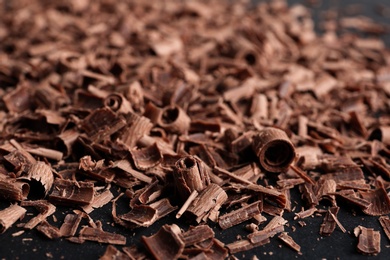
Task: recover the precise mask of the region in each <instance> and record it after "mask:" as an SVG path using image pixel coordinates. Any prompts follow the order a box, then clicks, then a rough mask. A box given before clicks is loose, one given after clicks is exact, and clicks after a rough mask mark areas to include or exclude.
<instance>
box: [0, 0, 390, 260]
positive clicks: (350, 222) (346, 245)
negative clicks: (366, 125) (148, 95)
mask: <svg viewBox="0 0 390 260" xmlns="http://www.w3.org/2000/svg"><path fill="white" fill-rule="evenodd" d="M254 2H258V1H254ZM322 2H323V3H322V4H321V5H319V6H316V7H314V9H313V15H314V18H315V20H316V22H318V17H319V15H320V13H321V11H323V10H327V9H329V8H335V9H337V10H342V9H343V8H344V7H346V6H348V5H351V4H359V5H361V6H362V9H361V11H362V12H361V13H362V14H363V15H366V16H369V17H372V18H373V19H374V20H375V21H378V22H381V23H387V24H390V17H389V16H388V17H381V16H379V15H378V14H377V13H376V12H375V11H374V9H375V7H376V6H377V5H379V4H382V5H387V6H390V2H389V0H365V1H364V0H360V1H353V0H342V1H341V0H340V1H328V0H323V1H322ZM289 3H290V4H294V3H302V1H297V0H294V1H293V0H290V1H289ZM341 12H342V11H341ZM0 19H1V18H0ZM384 39H385V41H386V43H387V45H388V46H390V37H389V36H385V37H384ZM112 190H114V189H112ZM115 195H116V194H115ZM292 195H293V200H292V201H297V202H298V210H299V209H300V208H299V207H300V206H299V205H300V204H301V203H299V201H300V198H299V195H298V194H296V192H293V193H292ZM8 205H9V203H6V202H1V201H0V209H3V208H5V207H7V206H8ZM293 205H294V204H293ZM28 210H29V211H28V212H30V213H34V211H33V210H31V209H30V208H29V209H28ZM127 211H128V208H127V205H125V204H124V203H123V204H119V205H118V213H125V212H127ZM70 212H71V210H69V209H68V208H61V207H58V208H57V212H56V218H57V219H58V222H57V223H54V222H53V219H52V218H51V217H50V218H49V222H51V223H52V224H54V225H56V226H59V225H60V224H61V223H62V221H63V219H64V217H65V215H66V214H67V213H70ZM35 213H36V212H35ZM174 215H175V213H173V214H171V215H170V216H168V217H166V218H164V219H162V220H160V221H158V222H156V223H155V224H154V225H153V226H151V227H150V228H140V229H136V230H134V231H129V230H126V229H123V228H121V227H119V226H115V225H113V224H112V222H113V221H112V217H111V203H109V204H107V205H106V206H105V207H104V208H101V209H98V210H95V211H94V212H92V213H91V217H92V218H93V219H94V220H95V221H96V220H101V221H102V223H103V229H104V230H106V231H110V232H116V233H119V234H122V235H125V236H126V237H127V245H134V244H136V245H140V241H141V236H142V235H146V236H150V235H151V234H153V233H155V232H157V231H158V229H159V228H160V227H161V226H162V225H163V224H165V223H167V224H173V223H177V220H176V219H175V218H174ZM338 216H339V220H340V222H341V223H342V224H343V225H344V227H345V228H346V229H347V233H342V232H341V230H340V229H339V228H336V230H335V232H334V233H333V234H332V235H331V236H330V237H321V236H320V235H319V228H320V225H321V223H322V220H323V218H322V217H315V218H310V217H309V218H307V219H304V221H305V223H306V226H304V227H301V226H300V225H299V224H298V222H297V221H296V220H293V217H294V213H287V214H285V218H286V219H287V220H288V221H289V227H286V231H287V232H289V234H290V235H291V236H292V237H293V238H294V239H295V241H296V242H297V243H298V244H299V245H301V248H302V250H301V251H302V255H298V254H297V253H296V252H294V251H293V250H291V249H290V248H288V247H286V246H285V245H283V244H282V243H281V242H280V241H279V240H278V239H277V238H276V237H274V238H273V239H272V240H271V243H270V244H267V245H265V246H261V247H258V248H255V249H253V250H250V251H247V252H244V253H241V254H237V255H236V256H237V257H238V258H240V259H250V258H252V256H254V255H257V257H258V258H260V259H295V258H296V259H368V258H370V259H372V258H375V259H390V248H389V245H390V243H389V241H388V240H387V238H386V237H385V235H384V232H383V231H382V228H381V227H380V225H379V222H378V218H377V217H370V216H366V215H364V214H363V213H361V211H360V210H359V209H353V208H351V207H350V206H349V205H346V206H344V207H343V205H341V209H340V212H339V215H338ZM84 221H85V220H83V222H82V224H86V222H84ZM177 224H179V225H180V227H182V228H184V229H187V228H188V226H189V224H191V223H186V222H185V221H181V222H179V223H177ZM358 225H363V226H365V227H369V228H374V229H375V230H380V232H381V250H382V251H381V253H380V254H379V256H376V257H367V256H362V255H361V254H359V253H357V251H356V245H357V238H356V237H354V235H353V229H354V228H355V227H356V226H358ZM211 226H212V227H213V225H211ZM244 226H245V225H243V224H241V225H238V226H237V227H234V228H231V229H228V230H225V231H223V232H222V230H221V229H220V228H218V227H216V226H214V227H215V228H214V230H215V233H216V237H217V238H218V239H220V240H222V241H223V242H225V243H230V242H233V241H235V240H236V237H237V235H239V234H241V235H243V236H244V235H246V234H247V231H245V230H244ZM292 226H295V227H296V231H295V232H293V229H292ZM19 230H21V229H20V228H17V227H12V228H10V229H9V230H7V231H6V232H5V233H4V234H2V235H0V259H45V258H53V259H97V258H99V257H100V256H102V255H103V253H104V252H105V249H106V247H107V245H104V244H99V243H95V242H85V243H84V244H82V245H79V244H73V243H70V242H68V241H66V240H65V239H56V240H49V239H46V238H45V237H44V236H43V235H41V234H40V233H39V232H38V231H36V230H32V231H26V232H25V233H24V234H22V235H21V236H18V237H12V236H11V234H13V233H14V232H16V231H19Z"/></svg>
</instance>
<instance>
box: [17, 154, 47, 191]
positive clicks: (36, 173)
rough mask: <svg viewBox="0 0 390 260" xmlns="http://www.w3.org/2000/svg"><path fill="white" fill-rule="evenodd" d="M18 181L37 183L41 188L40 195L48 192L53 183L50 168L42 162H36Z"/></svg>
mask: <svg viewBox="0 0 390 260" xmlns="http://www.w3.org/2000/svg"><path fill="white" fill-rule="evenodd" d="M20 179H22V180H29V181H30V182H31V181H35V182H38V183H39V184H40V185H41V186H42V189H43V190H42V193H43V194H44V195H46V194H47V193H48V192H49V191H50V189H51V187H52V185H53V182H54V176H53V171H52V169H51V167H50V166H49V165H47V164H46V163H44V162H36V163H35V164H33V165H31V167H30V169H29V171H28V172H27V175H25V176H23V177H21V178H20Z"/></svg>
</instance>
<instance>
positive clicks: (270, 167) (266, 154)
mask: <svg viewBox="0 0 390 260" xmlns="http://www.w3.org/2000/svg"><path fill="white" fill-rule="evenodd" d="M253 150H254V151H255V153H256V155H257V156H258V157H259V160H260V164H261V166H262V167H263V168H264V169H265V170H267V171H270V172H281V171H283V170H286V169H287V168H288V166H289V165H290V164H291V163H292V161H293V160H294V159H295V148H294V146H293V144H292V143H291V141H290V139H289V138H288V136H287V134H286V133H285V132H284V131H282V130H280V129H277V128H271V127H270V128H264V129H263V130H262V131H261V132H260V133H259V134H258V135H255V136H254V137H253Z"/></svg>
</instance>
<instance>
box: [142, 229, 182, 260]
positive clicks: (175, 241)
mask: <svg viewBox="0 0 390 260" xmlns="http://www.w3.org/2000/svg"><path fill="white" fill-rule="evenodd" d="M180 235H181V231H180V228H179V227H178V226H176V225H175V224H173V225H171V226H170V225H164V226H162V227H161V229H160V230H159V231H158V232H157V233H156V234H154V235H152V236H150V237H145V236H142V241H143V243H144V244H145V246H146V247H147V248H148V250H149V252H150V253H151V254H152V255H153V257H154V258H155V259H177V258H179V256H180V255H181V254H182V252H183V250H184V246H185V244H184V242H183V240H182V239H181V236H180Z"/></svg>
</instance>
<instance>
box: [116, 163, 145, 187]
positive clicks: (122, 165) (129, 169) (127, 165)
mask: <svg viewBox="0 0 390 260" xmlns="http://www.w3.org/2000/svg"><path fill="white" fill-rule="evenodd" d="M110 167H112V168H119V169H121V170H123V171H125V172H126V173H129V174H130V175H131V176H133V177H135V178H137V179H139V180H140V181H143V182H146V183H151V182H152V178H150V177H148V176H146V175H145V174H144V173H142V172H139V171H136V170H134V169H133V168H132V167H131V164H130V162H129V161H127V160H120V161H115V162H113V163H112V164H111V166H110Z"/></svg>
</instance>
